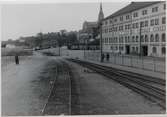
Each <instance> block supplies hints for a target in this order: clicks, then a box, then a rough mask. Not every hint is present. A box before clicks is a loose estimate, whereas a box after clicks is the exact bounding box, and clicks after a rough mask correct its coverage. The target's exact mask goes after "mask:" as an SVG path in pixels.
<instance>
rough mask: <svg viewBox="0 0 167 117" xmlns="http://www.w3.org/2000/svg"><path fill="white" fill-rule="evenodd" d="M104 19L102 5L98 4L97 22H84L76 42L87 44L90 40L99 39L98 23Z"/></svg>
mask: <svg viewBox="0 0 167 117" xmlns="http://www.w3.org/2000/svg"><path fill="white" fill-rule="evenodd" d="M103 18H104V14H103V10H102V4H100V10H99V14H98V19H97V21H94V22H89V21H85V22H84V23H83V25H82V30H80V31H79V32H78V40H79V42H80V43H82V44H83V43H88V42H89V41H91V40H92V39H99V36H98V34H99V21H100V20H102V19H103Z"/></svg>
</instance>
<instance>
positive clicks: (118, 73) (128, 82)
mask: <svg viewBox="0 0 167 117" xmlns="http://www.w3.org/2000/svg"><path fill="white" fill-rule="evenodd" d="M67 60H69V61H72V62H75V63H78V64H80V65H82V66H83V67H87V68H89V69H92V70H94V71H96V72H97V73H99V74H102V75H104V76H106V77H108V78H111V79H112V80H114V81H117V82H119V83H120V84H122V85H124V86H126V87H128V88H130V89H131V90H133V91H135V92H137V93H139V94H141V95H143V96H144V97H146V98H147V99H149V100H151V101H153V102H155V103H156V104H158V105H160V106H161V107H162V108H163V109H166V90H165V89H166V84H165V82H166V81H165V80H163V79H159V78H155V77H150V76H145V75H141V74H137V73H132V72H127V71H123V70H119V69H115V68H112V67H107V66H103V65H99V64H95V63H91V62H86V61H81V60H78V59H67Z"/></svg>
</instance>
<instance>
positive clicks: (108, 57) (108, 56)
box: [106, 53, 110, 61]
mask: <svg viewBox="0 0 167 117" xmlns="http://www.w3.org/2000/svg"><path fill="white" fill-rule="evenodd" d="M106 59H107V61H109V59H110V55H109V54H108V53H107V57H106Z"/></svg>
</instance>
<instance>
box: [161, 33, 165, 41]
mask: <svg viewBox="0 0 167 117" xmlns="http://www.w3.org/2000/svg"><path fill="white" fill-rule="evenodd" d="M161 41H162V42H166V35H165V33H163V34H162V39H161Z"/></svg>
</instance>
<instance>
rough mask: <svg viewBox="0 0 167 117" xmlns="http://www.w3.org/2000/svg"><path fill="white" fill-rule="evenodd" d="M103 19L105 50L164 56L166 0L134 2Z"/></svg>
mask: <svg viewBox="0 0 167 117" xmlns="http://www.w3.org/2000/svg"><path fill="white" fill-rule="evenodd" d="M102 23H103V24H102V29H103V31H102V40H103V44H102V46H103V52H113V53H120V54H141V55H143V56H156V57H164V56H165V53H166V49H165V44H166V2H165V1H154V2H132V3H131V4H129V5H127V6H125V7H124V8H122V9H120V10H118V11H117V12H115V13H113V14H111V15H110V16H108V17H106V18H104V19H103V22H102Z"/></svg>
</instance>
